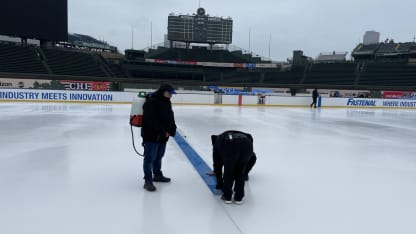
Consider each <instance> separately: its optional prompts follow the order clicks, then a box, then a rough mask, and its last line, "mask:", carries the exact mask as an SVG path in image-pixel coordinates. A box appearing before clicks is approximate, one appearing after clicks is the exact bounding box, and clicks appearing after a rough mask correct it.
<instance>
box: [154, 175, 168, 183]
mask: <svg viewBox="0 0 416 234" xmlns="http://www.w3.org/2000/svg"><path fill="white" fill-rule="evenodd" d="M153 181H154V182H162V183H168V182H170V178H168V177H164V176H163V175H154V176H153Z"/></svg>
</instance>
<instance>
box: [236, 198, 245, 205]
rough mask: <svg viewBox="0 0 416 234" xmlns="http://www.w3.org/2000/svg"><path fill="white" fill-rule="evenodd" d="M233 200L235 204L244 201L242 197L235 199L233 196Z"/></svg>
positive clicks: (240, 203)
mask: <svg viewBox="0 0 416 234" xmlns="http://www.w3.org/2000/svg"><path fill="white" fill-rule="evenodd" d="M234 202H235V204H237V205H242V204H243V203H244V201H243V199H242V198H241V199H235V198H234Z"/></svg>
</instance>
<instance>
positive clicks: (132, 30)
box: [131, 25, 134, 50]
mask: <svg viewBox="0 0 416 234" xmlns="http://www.w3.org/2000/svg"><path fill="white" fill-rule="evenodd" d="M131 49H132V50H133V49H134V26H133V25H132V26H131Z"/></svg>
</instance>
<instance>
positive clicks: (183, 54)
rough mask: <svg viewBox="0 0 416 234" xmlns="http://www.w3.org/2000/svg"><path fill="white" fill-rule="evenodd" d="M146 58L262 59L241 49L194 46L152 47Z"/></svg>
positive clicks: (241, 61) (191, 59)
mask: <svg viewBox="0 0 416 234" xmlns="http://www.w3.org/2000/svg"><path fill="white" fill-rule="evenodd" d="M146 58H151V59H162V60H180V61H198V62H222V63H257V62H260V61H261V59H260V58H257V57H253V56H252V55H250V54H243V53H242V52H241V51H234V52H230V51H228V50H209V49H208V48H207V47H194V48H192V49H182V48H165V47H158V49H151V50H149V52H148V53H147V54H146Z"/></svg>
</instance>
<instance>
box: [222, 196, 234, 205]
mask: <svg viewBox="0 0 416 234" xmlns="http://www.w3.org/2000/svg"><path fill="white" fill-rule="evenodd" d="M221 200H223V201H224V203H225V204H231V203H233V201H231V199H226V198H225V197H224V195H222V196H221Z"/></svg>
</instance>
